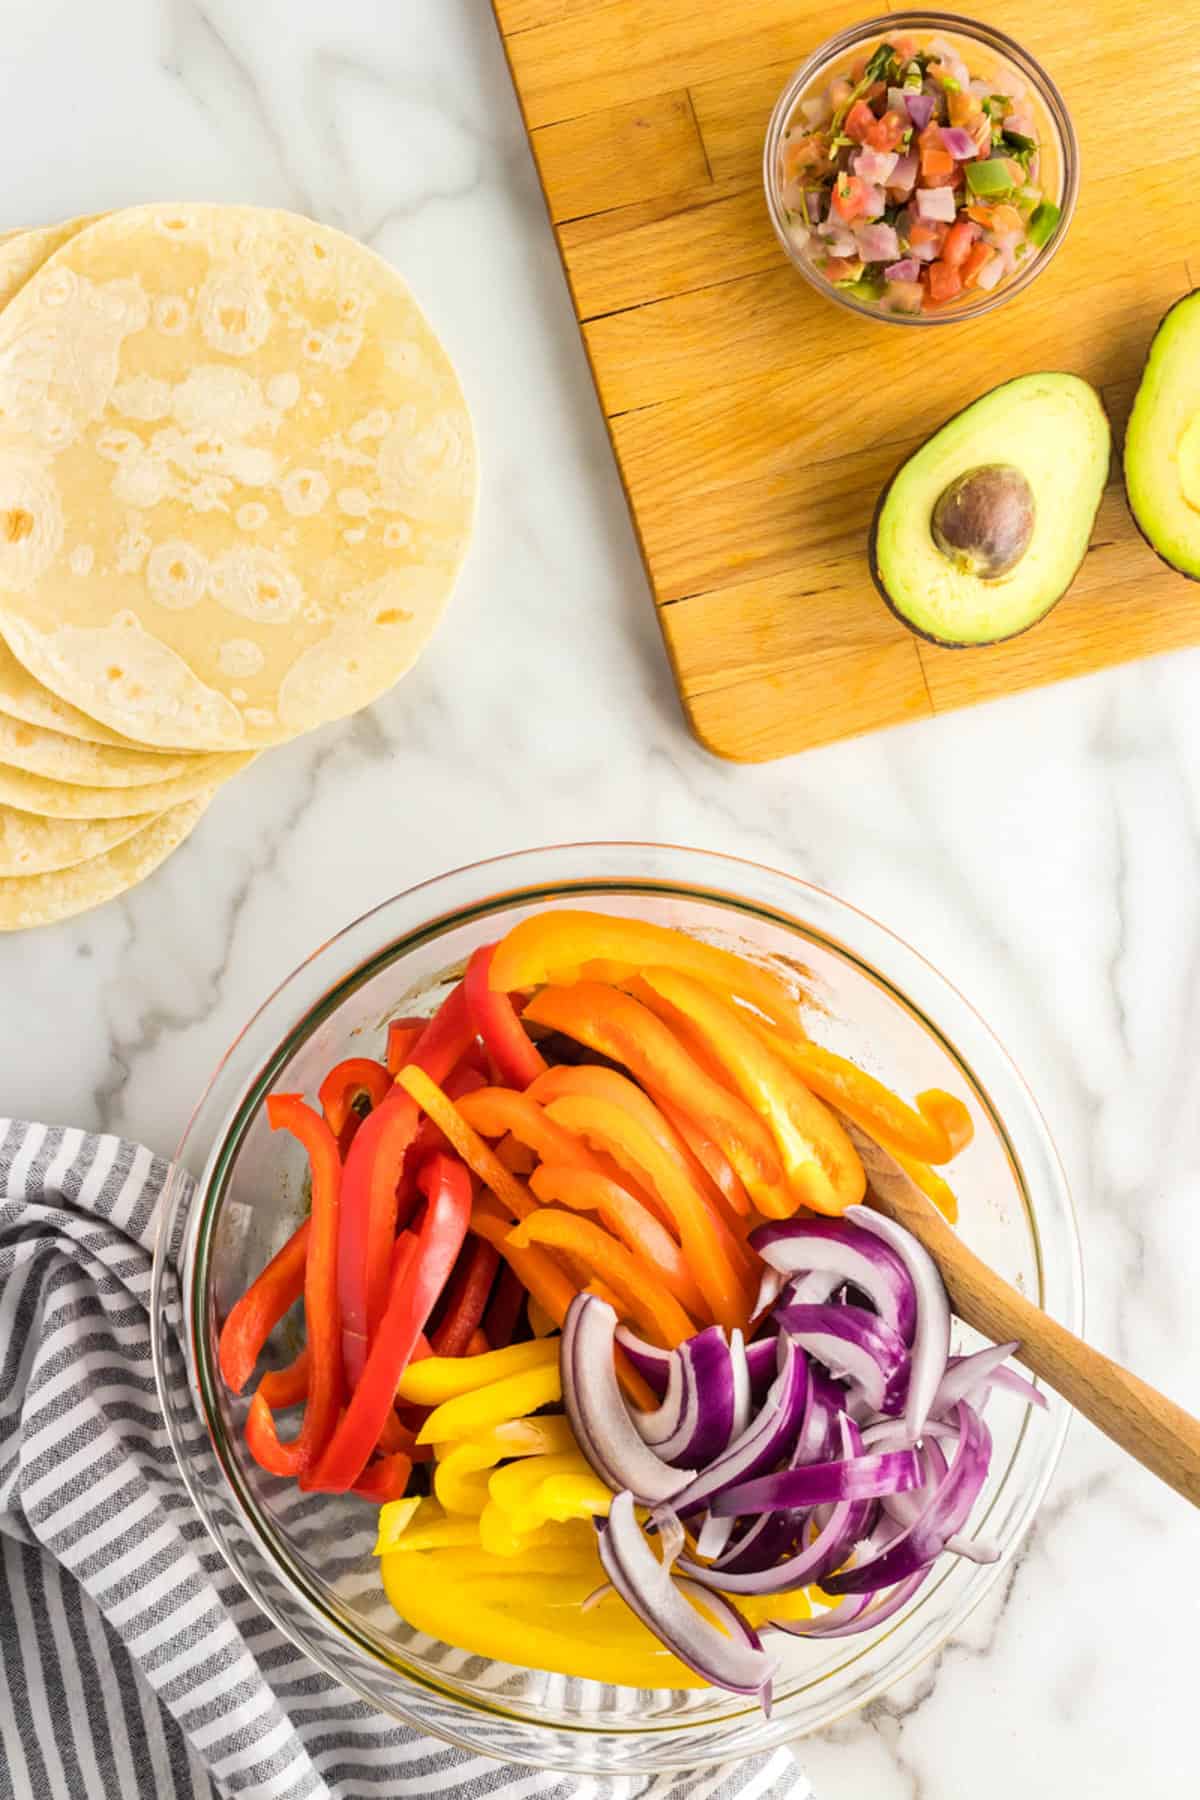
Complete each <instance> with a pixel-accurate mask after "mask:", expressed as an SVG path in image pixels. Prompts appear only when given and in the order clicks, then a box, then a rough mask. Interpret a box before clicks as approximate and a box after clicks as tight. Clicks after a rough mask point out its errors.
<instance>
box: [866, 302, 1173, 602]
mask: <svg viewBox="0 0 1200 1800" xmlns="http://www.w3.org/2000/svg"><path fill="white" fill-rule="evenodd" d="M1197 294H1200V287H1194V288H1189V289H1188V291H1187V293H1186V294H1180V296H1179V298H1178V300H1172V302H1171V304H1170V306H1168V308H1167V310H1166V312H1165V313H1164V314H1163V316H1162V318H1161V319H1160V320H1159V321H1158V324H1157V325H1156V326H1155V327H1154V336H1153V337H1152V338H1151V339H1150V342H1149V344H1148V345H1147V346H1146V361H1145V362H1144V363H1143V364H1142V375H1143V376H1144V375H1145V373H1146V364H1147V363H1148V362H1149V361H1150V358H1151V356H1152V355H1153V353H1154V346H1155V344H1156V343H1157V342H1158V339H1159V334H1160V332H1161V331H1162V330H1163V328H1164V326H1165V325H1166V324H1167V321H1168V320H1169V319H1170V317H1171V314H1172V313H1173V312H1174V311H1175V309H1176V307H1179V306H1182V305H1183V303H1184V301H1185V300H1194V299H1195V297H1196V295H1197ZM1141 385H1142V377H1141V376H1139V377H1138V387H1139V389H1140V388H1141ZM1134 399H1135V400H1136V399H1137V395H1136V394H1135V395H1134ZM893 479H895V478H894V477H893ZM1121 492H1122V494H1123V495H1124V497H1125V507H1126V511H1127V512H1128V514H1129V516H1130V518H1131V519H1132V520H1133V524H1134V529H1135V530H1136V532H1137V534H1138V536H1139V537H1140V538H1141V540H1142V542H1143V544H1145V545H1146V547H1147V549H1150V550H1153V552H1154V554H1155V556H1157V558H1158V560H1159V562H1160V563H1164V564H1165V565H1166V567H1167V568H1168V569H1170V570H1171V572H1172V573H1173V574H1175V575H1182V576H1183V579H1184V580H1185V581H1200V575H1193V573H1192V571H1191V570H1190V569H1181V568H1180V566H1179V564H1178V563H1174V562H1172V561H1171V559H1170V557H1169V556H1167V555H1165V554H1164V552H1163V551H1161V550H1160V549H1159V547H1158V545H1157V544H1156V543H1155V542H1154V539H1153V538H1152V537H1151V536H1150V535H1149V533H1148V532H1147V531H1146V530H1145V528H1144V527H1143V525H1142V521H1141V520H1140V519H1139V518H1138V516H1137V514H1136V513H1135V512H1134V510H1133V502H1132V500H1131V499H1130V498H1129V481H1128V478H1127V476H1126V474H1125V447H1124V445H1122V447H1121ZM872 530H874V526H873V525H872Z"/></svg>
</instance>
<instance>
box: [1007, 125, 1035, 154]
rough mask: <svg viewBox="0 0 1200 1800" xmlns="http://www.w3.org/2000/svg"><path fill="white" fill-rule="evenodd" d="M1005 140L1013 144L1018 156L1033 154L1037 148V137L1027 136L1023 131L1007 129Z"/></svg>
mask: <svg viewBox="0 0 1200 1800" xmlns="http://www.w3.org/2000/svg"><path fill="white" fill-rule="evenodd" d="M1004 138H1005V142H1006V143H1009V144H1011V145H1012V147H1013V149H1014V151H1015V152H1016V153H1017V155H1018V156H1032V155H1033V154H1034V152H1035V150H1036V149H1037V147H1038V146H1037V139H1036V138H1031V137H1026V136H1025V134H1024V132H1022V131H1006V132H1005V133H1004Z"/></svg>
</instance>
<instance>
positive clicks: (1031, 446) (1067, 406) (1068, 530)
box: [869, 368, 1200, 648]
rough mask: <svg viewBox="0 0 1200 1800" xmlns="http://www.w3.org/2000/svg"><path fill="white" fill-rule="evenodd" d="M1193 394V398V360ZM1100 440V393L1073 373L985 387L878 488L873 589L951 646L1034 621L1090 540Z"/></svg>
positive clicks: (1100, 487)
mask: <svg viewBox="0 0 1200 1800" xmlns="http://www.w3.org/2000/svg"><path fill="white" fill-rule="evenodd" d="M1196 394H1197V405H1198V407H1200V368H1198V370H1197V376H1196ZM1110 447H1111V433H1110V430H1109V424H1108V416H1107V414H1106V413H1105V411H1104V407H1103V405H1102V404H1101V400H1100V396H1099V394H1097V392H1096V390H1095V388H1093V387H1091V386H1090V385H1089V384H1088V383H1087V382H1086V381H1081V380H1080V378H1079V377H1078V376H1077V375H1060V374H1047V375H1022V376H1020V377H1019V378H1018V379H1017V380H1015V381H1006V382H1005V383H1004V384H1003V385H1002V386H1001V387H997V388H993V389H992V390H991V392H990V393H987V394H984V395H982V397H981V398H980V399H978V400H976V401H974V402H973V404H972V405H970V406H968V407H966V408H965V409H964V410H963V411H962V412H960V413H956V414H955V416H954V418H952V419H951V420H950V421H949V423H948V424H945V425H943V426H942V428H941V430H940V431H936V432H935V433H934V434H933V436H932V437H931V438H929V439H928V440H927V441H926V442H925V443H924V444H922V446H921V448H920V449H919V450H916V451H914V452H913V454H912V455H911V456H910V457H909V458H908V460H907V462H905V463H902V464H901V466H900V468H899V469H897V471H896V473H895V474H894V475H893V476H892V479H891V481H890V482H889V483H888V485H887V487H886V488H885V489H884V491H883V493H882V494H881V495H880V497H879V505H878V506H877V507H876V509H875V518H874V521H873V523H872V526H871V538H870V550H869V554H870V562H871V574H872V576H873V578H874V581H875V585H876V587H877V588H878V589H879V592H880V594H881V595H882V597H883V599H884V600H885V601H886V602H887V604H888V605H889V606H890V607H891V609H892V611H893V612H894V613H895V614H896V616H897V617H898V618H899V619H901V620H902V621H903V622H904V624H905V625H907V626H908V627H909V629H910V630H911V631H915V632H916V633H917V634H918V635H919V636H921V637H924V638H928V639H929V640H930V641H931V642H933V643H935V644H946V645H950V646H952V647H957V648H963V647H966V646H967V645H971V644H995V643H999V642H1000V641H1001V640H1002V639H1004V638H1010V637H1016V636H1017V634H1018V633H1019V632H1022V631H1027V630H1028V629H1029V627H1030V626H1031V625H1036V624H1037V622H1038V620H1039V619H1042V618H1044V617H1045V615H1046V614H1047V613H1048V612H1049V611H1050V609H1051V607H1053V606H1054V605H1056V603H1057V602H1058V601H1059V600H1061V599H1062V597H1063V595H1064V594H1065V593H1066V591H1067V589H1068V588H1069V587H1070V585H1071V582H1072V581H1073V580H1074V578H1075V575H1076V573H1077V571H1078V569H1079V565H1080V563H1081V562H1082V561H1083V558H1084V556H1085V554H1086V552H1087V547H1088V540H1089V539H1090V537H1091V535H1092V525H1093V522H1094V520H1095V517H1096V509H1097V508H1098V506H1099V505H1100V496H1101V494H1102V493H1103V492H1104V485H1105V482H1106V481H1107V479H1108V463H1109V453H1110ZM1198 466H1200V464H1198ZM1197 523H1198V525H1200V516H1198V518H1197ZM1196 545H1197V554H1198V555H1200V534H1198V535H1197V538H1196Z"/></svg>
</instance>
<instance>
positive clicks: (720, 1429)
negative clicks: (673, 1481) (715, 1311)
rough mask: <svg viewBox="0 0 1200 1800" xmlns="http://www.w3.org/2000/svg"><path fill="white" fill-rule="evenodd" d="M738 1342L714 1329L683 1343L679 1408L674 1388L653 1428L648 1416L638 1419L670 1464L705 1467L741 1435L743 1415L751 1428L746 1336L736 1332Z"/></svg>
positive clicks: (678, 1357)
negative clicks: (728, 1340)
mask: <svg viewBox="0 0 1200 1800" xmlns="http://www.w3.org/2000/svg"><path fill="white" fill-rule="evenodd" d="M733 1337H734V1339H735V1343H733V1344H730V1343H727V1342H726V1339H725V1333H724V1332H723V1331H722V1329H721V1327H720V1326H719V1325H710V1326H709V1327H708V1328H707V1330H705V1331H701V1332H699V1333H698V1334H697V1335H696V1336H695V1337H693V1338H689V1339H688V1340H687V1342H686V1343H683V1344H681V1345H680V1346H679V1348H678V1350H677V1351H676V1352H675V1356H676V1360H677V1364H678V1367H679V1371H680V1378H679V1394H678V1404H677V1405H676V1406H675V1407H674V1409H673V1410H672V1404H671V1403H672V1389H671V1385H670V1384H669V1383H668V1387H667V1393H666V1398H665V1399H664V1401H663V1404H662V1406H661V1407H660V1408H659V1411H658V1412H657V1413H655V1414H652V1415H650V1418H651V1419H652V1420H653V1421H654V1422H653V1424H649V1423H648V1422H647V1421H646V1415H643V1416H642V1418H640V1419H638V1421H637V1425H638V1430H639V1431H640V1432H641V1434H642V1437H643V1438H644V1439H645V1440H646V1442H647V1443H650V1444H653V1445H654V1448H655V1449H656V1450H657V1452H658V1454H659V1456H661V1457H662V1459H663V1461H664V1462H668V1463H673V1464H675V1465H676V1466H679V1465H682V1464H686V1465H687V1466H688V1468H689V1469H694V1468H704V1467H705V1466H706V1465H707V1464H708V1463H710V1462H711V1461H712V1460H713V1458H714V1457H717V1456H720V1454H721V1452H722V1451H723V1450H725V1449H726V1448H727V1447H728V1445H729V1443H730V1442H731V1440H732V1439H733V1437H734V1436H735V1435H736V1433H737V1429H738V1416H739V1414H740V1415H741V1416H742V1418H743V1424H742V1429H743V1430H744V1429H745V1423H744V1420H745V1418H746V1417H747V1416H748V1415H749V1411H750V1376H749V1371H748V1369H747V1368H746V1352H745V1350H744V1349H743V1347H742V1334H741V1332H740V1331H736V1330H735V1331H734V1333H733ZM667 1427H669V1429H667ZM660 1431H661V1432H662V1435H661V1436H660V1435H659V1432H660ZM651 1432H653V1434H654V1435H653V1436H651V1435H650V1433H651Z"/></svg>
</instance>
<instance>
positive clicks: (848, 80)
mask: <svg viewBox="0 0 1200 1800" xmlns="http://www.w3.org/2000/svg"><path fill="white" fill-rule="evenodd" d="M1001 90H1002V91H1001ZM1044 160H1045V159H1044V158H1043V155H1042V147H1041V144H1040V142H1039V136H1038V126H1037V121H1036V118H1035V115H1034V111H1033V105H1032V102H1031V100H1030V98H1029V96H1028V94H1027V92H1026V91H1025V88H1024V84H1023V83H1022V82H1021V81H1020V80H1019V79H1018V78H1017V76H1016V74H1015V72H1010V73H1007V74H1005V75H1003V76H1002V77H998V78H997V79H996V80H985V79H983V78H981V77H980V76H978V75H973V74H972V73H971V70H970V69H969V68H968V66H967V64H966V63H965V62H964V61H963V58H962V56H961V55H960V53H959V52H958V51H957V50H956V49H955V48H954V46H953V45H952V44H949V43H947V42H946V40H945V39H944V38H933V39H931V40H930V41H929V42H928V43H926V44H924V45H922V44H920V42H919V41H918V40H917V39H916V38H913V37H906V36H897V37H895V38H891V39H885V40H884V41H883V42H881V43H879V44H877V45H876V46H875V47H874V49H873V50H871V51H870V52H869V53H867V54H865V55H863V56H862V57H861V58H860V59H859V61H858V62H856V63H855V64H854V66H853V67H852V69H851V70H850V71H849V73H848V74H847V75H844V76H842V75H839V76H838V77H836V78H835V79H834V80H833V81H831V82H830V83H829V85H828V86H827V87H826V88H825V90H824V91H823V92H822V93H820V94H816V95H809V96H806V97H804V98H803V99H801V100H800V102H799V104H798V106H797V107H796V110H795V112H794V113H793V115H792V118H791V120H790V122H789V124H788V127H787V130H786V132H785V133H784V136H783V139H782V142H781V144H780V149H779V167H778V181H779V188H778V192H779V198H780V202H781V204H782V207H783V209H784V217H785V221H786V226H785V228H786V233H787V236H788V239H789V240H790V242H791V243H792V244H793V245H794V247H795V248H796V249H797V250H798V251H799V252H800V253H801V254H802V255H803V256H805V257H806V258H807V259H808V261H809V262H810V263H811V265H812V267H813V268H814V269H816V270H817V271H818V273H819V274H820V275H821V276H822V277H823V278H824V280H826V281H827V282H829V284H830V286H831V287H835V288H839V289H842V290H845V291H847V292H849V293H850V294H852V295H853V296H854V297H855V298H856V299H857V300H859V301H862V302H864V303H866V304H869V305H875V306H877V307H878V308H879V309H880V311H882V312H884V313H888V314H892V315H901V316H903V315H913V314H918V313H931V312H937V311H938V310H939V309H941V308H943V307H946V306H952V305H953V303H954V302H955V301H961V300H962V299H963V298H964V297H968V296H970V295H972V294H973V293H977V292H990V291H991V290H992V289H994V288H997V287H999V286H1000V284H1001V283H1002V282H1004V281H1006V280H1008V279H1011V277H1012V276H1013V275H1015V274H1016V272H1017V271H1018V270H1019V269H1020V268H1022V267H1023V266H1024V264H1025V263H1026V262H1027V260H1028V258H1029V257H1031V256H1033V255H1034V254H1035V253H1036V252H1037V251H1038V250H1040V249H1041V248H1042V247H1043V246H1044V245H1045V244H1047V243H1048V242H1049V241H1050V239H1051V238H1052V237H1053V235H1054V232H1055V228H1056V227H1057V225H1058V222H1059V217H1060V209H1059V206H1058V204H1057V201H1056V199H1055V197H1054V195H1053V194H1050V193H1048V192H1046V190H1045V186H1044V182H1045V179H1046V174H1047V171H1046V170H1045V168H1044V166H1043V164H1044Z"/></svg>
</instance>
